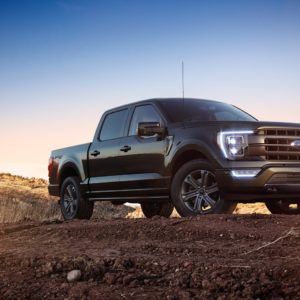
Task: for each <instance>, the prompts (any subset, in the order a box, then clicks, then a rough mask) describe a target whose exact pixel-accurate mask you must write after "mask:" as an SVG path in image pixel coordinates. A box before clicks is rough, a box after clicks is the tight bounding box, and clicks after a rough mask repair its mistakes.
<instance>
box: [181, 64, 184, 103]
mask: <svg viewBox="0 0 300 300" xmlns="http://www.w3.org/2000/svg"><path fill="white" fill-rule="evenodd" d="M181 84H182V99H184V61H182V62H181Z"/></svg>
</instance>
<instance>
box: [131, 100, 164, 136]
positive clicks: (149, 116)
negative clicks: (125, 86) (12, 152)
mask: <svg viewBox="0 0 300 300" xmlns="http://www.w3.org/2000/svg"><path fill="white" fill-rule="evenodd" d="M141 122H159V123H160V124H161V123H162V120H161V117H160V116H159V114H158V113H157V112H156V110H155V109H154V107H153V106H152V105H142V106H138V107H136V108H135V110H134V113H133V116H132V119H131V124H130V129H129V135H137V132H138V125H139V123H141Z"/></svg>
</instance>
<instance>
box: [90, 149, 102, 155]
mask: <svg viewBox="0 0 300 300" xmlns="http://www.w3.org/2000/svg"><path fill="white" fill-rule="evenodd" d="M99 154H100V151H98V150H95V151H94V152H93V153H91V155H92V156H94V157H96V156H98V155H99Z"/></svg>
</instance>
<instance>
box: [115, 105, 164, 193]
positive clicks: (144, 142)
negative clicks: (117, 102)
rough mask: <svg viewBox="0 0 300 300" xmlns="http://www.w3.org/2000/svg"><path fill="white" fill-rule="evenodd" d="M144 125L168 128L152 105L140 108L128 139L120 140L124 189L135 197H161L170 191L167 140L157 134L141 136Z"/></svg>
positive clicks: (131, 124) (121, 182)
mask: <svg viewBox="0 0 300 300" xmlns="http://www.w3.org/2000/svg"><path fill="white" fill-rule="evenodd" d="M140 122H159V123H160V124H161V125H165V124H164V123H165V122H164V120H163V117H162V116H161V114H160V113H159V111H158V110H157V109H156V108H155V107H154V106H153V105H152V104H142V105H137V106H135V108H134V111H133V114H132V117H131V121H130V125H129V130H128V136H127V137H124V138H122V139H120V141H121V143H120V153H119V155H120V160H119V161H120V167H121V168H122V170H123V174H122V175H121V176H120V187H121V188H122V189H124V190H127V191H128V193H130V194H131V195H136V194H137V193H138V194H141V195H144V194H145V195H146V196H150V195H152V194H155V195H156V194H161V193H162V190H164V191H165V189H166V182H165V180H166V178H165V177H164V171H165V166H164V161H165V152H166V140H165V139H161V138H158V136H157V135H154V136H150V137H149V136H147V137H141V136H138V135H137V133H138V124H139V123H140Z"/></svg>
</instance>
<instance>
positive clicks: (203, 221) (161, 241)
mask: <svg viewBox="0 0 300 300" xmlns="http://www.w3.org/2000/svg"><path fill="white" fill-rule="evenodd" d="M71 270H80V271H81V278H80V279H79V281H77V282H72V283H69V282H68V281H67V274H68V272H69V271H71ZM0 297H1V299H26V298H30V299H42V298H47V299H300V217H299V216H278V215H256V214H253V215H231V216H228V215H217V216H205V217H196V218H182V219H176V218H174V219H165V218H162V217H154V218H152V219H124V218H122V219H99V220H92V221H72V222H61V221H53V222H50V221H49V222H43V223H37V222H23V223H17V224H0Z"/></svg>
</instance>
